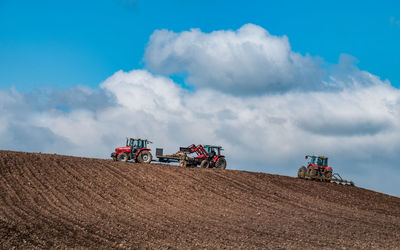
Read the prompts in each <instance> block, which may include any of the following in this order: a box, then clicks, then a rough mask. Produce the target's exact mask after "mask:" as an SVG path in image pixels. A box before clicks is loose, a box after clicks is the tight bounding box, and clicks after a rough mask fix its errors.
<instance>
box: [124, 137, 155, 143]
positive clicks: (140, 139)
mask: <svg viewBox="0 0 400 250" xmlns="http://www.w3.org/2000/svg"><path fill="white" fill-rule="evenodd" d="M129 140H138V141H147V142H148V143H153V142H151V141H149V140H148V139H142V138H133V137H130V138H129Z"/></svg>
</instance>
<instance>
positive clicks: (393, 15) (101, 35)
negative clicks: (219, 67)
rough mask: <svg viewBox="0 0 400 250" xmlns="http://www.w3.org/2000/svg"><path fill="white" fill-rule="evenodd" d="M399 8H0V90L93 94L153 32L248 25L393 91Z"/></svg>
mask: <svg viewBox="0 0 400 250" xmlns="http://www.w3.org/2000/svg"><path fill="white" fill-rule="evenodd" d="M399 20H400V3H399V2H398V1H379V2H377V1H222V0H204V1H192V0H171V1H155V0H146V1H141V0H137V1H129V0H109V1H74V0H72V1H50V0H49V1H46V0H38V1H21V0H14V1H9V0H1V1H0V29H1V32H0V87H1V88H4V89H8V88H10V86H15V87H16V88H17V89H19V90H23V89H32V88H35V87H44V86H46V87H49V88H53V87H57V88H66V87H69V86H74V85H77V84H84V85H88V86H91V87H97V86H98V84H99V83H100V82H102V81H104V79H105V78H107V77H108V76H109V75H111V74H112V73H114V72H115V71H117V70H119V69H122V70H131V69H133V68H142V67H143V66H144V65H143V64H144V63H143V60H142V58H143V55H144V51H145V46H146V43H147V42H148V40H149V36H150V35H151V34H152V33H153V31H154V30H156V29H168V30H173V31H175V32H180V31H183V30H189V29H190V28H200V29H201V30H202V31H204V32H211V31H213V30H228V29H238V28H239V27H241V26H242V25H243V24H246V23H254V24H257V25H260V26H262V27H263V28H265V29H267V30H268V31H269V32H270V33H271V34H273V35H277V36H281V35H286V36H288V38H289V41H290V44H291V46H292V49H293V50H294V51H296V52H300V53H301V54H306V53H308V54H310V55H312V56H319V57H322V58H323V59H324V60H325V61H326V62H328V63H337V61H338V58H339V55H340V54H341V53H346V54H350V55H352V56H353V57H355V58H357V59H358V61H359V64H358V66H359V68H360V69H362V70H367V71H369V72H371V73H373V74H375V75H378V76H380V77H381V78H383V79H389V80H390V81H391V82H392V84H393V85H394V86H400V71H399V70H398V60H399V58H400V46H399V41H400V23H399Z"/></svg>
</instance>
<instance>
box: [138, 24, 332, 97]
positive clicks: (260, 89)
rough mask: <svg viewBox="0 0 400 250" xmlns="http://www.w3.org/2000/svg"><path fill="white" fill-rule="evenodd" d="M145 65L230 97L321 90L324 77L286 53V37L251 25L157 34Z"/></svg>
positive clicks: (304, 59) (306, 60) (313, 64)
mask: <svg viewBox="0 0 400 250" xmlns="http://www.w3.org/2000/svg"><path fill="white" fill-rule="evenodd" d="M144 60H145V62H146V63H147V66H148V67H149V68H150V69H151V70H152V71H154V72H157V73H162V74H177V73H187V75H188V78H187V81H188V83H189V84H192V85H194V86H195V87H198V88H202V87H209V88H213V89H218V90H221V91H224V92H227V93H233V94H247V95H252V94H260V93H267V92H274V93H276V92H286V91H288V90H292V89H299V90H310V89H320V88H321V87H322V86H321V84H320V82H321V79H322V77H323V75H324V71H323V70H322V69H321V68H320V67H319V65H318V63H317V61H318V60H316V59H314V58H312V57H311V56H309V55H305V56H303V55H301V54H299V53H296V52H293V51H292V50H291V47H290V44H289V41H288V38H287V37H286V36H283V37H278V36H273V35H271V34H269V33H268V31H266V30H265V29H263V28H261V27H260V26H257V25H254V24H247V25H244V26H243V27H241V28H240V29H238V30H237V31H214V32H211V33H203V32H201V31H200V30H199V29H192V30H190V31H184V32H181V33H175V32H172V31H168V30H158V31H155V32H154V33H153V35H152V36H151V38H150V41H149V44H148V47H147V49H146V55H145V57H144Z"/></svg>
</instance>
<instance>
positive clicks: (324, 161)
mask: <svg viewBox="0 0 400 250" xmlns="http://www.w3.org/2000/svg"><path fill="white" fill-rule="evenodd" d="M306 159H309V161H308V163H309V164H314V165H317V166H319V167H327V166H328V157H325V156H315V155H312V156H311V155H307V156H306Z"/></svg>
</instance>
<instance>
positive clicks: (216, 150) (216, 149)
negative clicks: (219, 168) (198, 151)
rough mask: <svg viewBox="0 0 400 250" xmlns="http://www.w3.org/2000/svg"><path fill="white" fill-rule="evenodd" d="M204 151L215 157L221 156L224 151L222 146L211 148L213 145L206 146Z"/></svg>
mask: <svg viewBox="0 0 400 250" xmlns="http://www.w3.org/2000/svg"><path fill="white" fill-rule="evenodd" d="M204 149H205V150H206V151H207V153H208V154H209V155H210V154H214V153H215V155H221V151H222V150H223V149H222V147H221V146H211V145H204Z"/></svg>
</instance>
